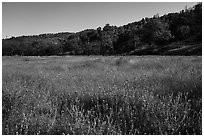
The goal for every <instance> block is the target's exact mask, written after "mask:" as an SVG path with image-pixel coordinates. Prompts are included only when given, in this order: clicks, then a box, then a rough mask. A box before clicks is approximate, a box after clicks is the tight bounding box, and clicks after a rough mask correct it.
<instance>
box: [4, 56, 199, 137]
mask: <svg viewBox="0 0 204 137" xmlns="http://www.w3.org/2000/svg"><path fill="white" fill-rule="evenodd" d="M2 60H3V61H2V100H3V101H2V132H3V134H97V135H99V134H106V135H107V134H111V135H113V134H116V135H118V134H123V135H126V134H140V135H145V134H168V135H171V134H202V57H201V56H199V57H196V56H194V57H180V56H175V57H173V56H172V57H170V56H166V57H165V56H126V57H119V56H117V57H114V56H110V57H103V56H90V57H88V56H64V57H55V56H51V57H18V56H16V57H2Z"/></svg>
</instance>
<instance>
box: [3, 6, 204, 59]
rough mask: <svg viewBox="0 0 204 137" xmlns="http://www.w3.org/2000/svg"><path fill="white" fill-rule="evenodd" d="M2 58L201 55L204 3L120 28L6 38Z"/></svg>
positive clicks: (108, 26)
mask: <svg viewBox="0 0 204 137" xmlns="http://www.w3.org/2000/svg"><path fill="white" fill-rule="evenodd" d="M2 55H3V56H13V55H20V56H50V55H202V3H198V4H197V5H195V6H193V7H191V8H188V9H185V10H182V11H180V12H179V13H169V14H166V15H163V16H161V17H159V15H158V14H156V15H154V16H153V17H152V18H143V19H142V20H140V21H137V22H132V23H129V24H127V25H123V26H119V27H117V26H111V25H110V24H106V25H105V26H104V27H103V28H101V27H98V28H97V29H87V30H83V31H81V32H77V33H69V32H66V33H57V34H40V35H34V36H21V37H12V38H9V39H3V41H2Z"/></svg>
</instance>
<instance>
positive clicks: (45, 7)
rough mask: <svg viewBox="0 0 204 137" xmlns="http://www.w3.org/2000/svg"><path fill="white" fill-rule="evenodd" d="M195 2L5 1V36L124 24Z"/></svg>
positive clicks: (3, 13)
mask: <svg viewBox="0 0 204 137" xmlns="http://www.w3.org/2000/svg"><path fill="white" fill-rule="evenodd" d="M186 5H187V7H192V6H194V5H196V3H195V2H117V3H114V2H112V3H110V2H108V3H105V2H102V3H99V2H96V3H91V2H85V3H82V2H78V3H71V2H50V3H48V2H47V3H42V2H35V3H34V2H3V3H2V37H3V38H9V37H12V36H14V37H17V36H22V35H38V34H43V33H59V32H78V31H82V30H85V29H96V28H98V27H102V28H103V27H104V26H105V24H110V25H114V26H122V25H126V24H128V23H131V22H134V21H139V20H141V19H142V18H144V17H153V15H155V14H157V13H159V15H160V16H162V15H164V14H168V13H172V12H179V11H181V10H183V9H185V6H186Z"/></svg>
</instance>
